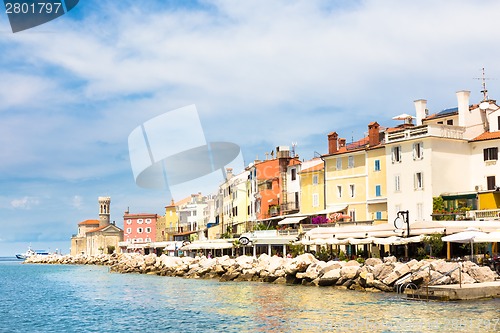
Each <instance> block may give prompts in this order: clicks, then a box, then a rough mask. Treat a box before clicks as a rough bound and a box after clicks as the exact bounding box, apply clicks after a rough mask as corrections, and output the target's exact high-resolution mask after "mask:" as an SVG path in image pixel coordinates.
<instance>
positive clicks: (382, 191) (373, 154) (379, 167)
mask: <svg viewBox="0 0 500 333" xmlns="http://www.w3.org/2000/svg"><path fill="white" fill-rule="evenodd" d="M379 128H380V125H379V124H378V123H376V122H373V123H370V124H369V125H368V133H369V137H370V135H371V137H374V136H375V137H377V136H378V138H379V140H373V142H371V144H370V142H369V143H368V146H367V147H366V171H367V182H368V185H367V187H368V188H367V199H366V203H367V214H368V215H367V218H368V220H373V221H375V223H385V222H387V172H386V171H387V169H386V160H387V159H386V156H385V148H384V146H383V145H382V144H380V142H381V141H380V136H381V133H380V129H379Z"/></svg>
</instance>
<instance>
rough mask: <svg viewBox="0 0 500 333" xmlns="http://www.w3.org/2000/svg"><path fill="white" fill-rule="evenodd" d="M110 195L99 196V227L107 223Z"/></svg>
mask: <svg viewBox="0 0 500 333" xmlns="http://www.w3.org/2000/svg"><path fill="white" fill-rule="evenodd" d="M110 204H111V198H110V197H99V227H104V226H107V225H109V206H110Z"/></svg>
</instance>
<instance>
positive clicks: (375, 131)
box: [368, 121, 380, 147]
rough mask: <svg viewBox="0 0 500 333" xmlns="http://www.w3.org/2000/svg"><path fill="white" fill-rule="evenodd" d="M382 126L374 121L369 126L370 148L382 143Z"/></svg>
mask: <svg viewBox="0 0 500 333" xmlns="http://www.w3.org/2000/svg"><path fill="white" fill-rule="evenodd" d="M379 128H380V125H379V124H378V123H377V122H376V121H374V122H372V123H370V124H368V145H369V146H370V147H374V146H377V145H378V144H379V143H380V131H379Z"/></svg>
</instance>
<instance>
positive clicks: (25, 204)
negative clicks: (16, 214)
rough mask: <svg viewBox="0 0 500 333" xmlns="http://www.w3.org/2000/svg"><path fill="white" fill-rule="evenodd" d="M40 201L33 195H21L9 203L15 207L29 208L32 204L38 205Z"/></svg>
mask: <svg viewBox="0 0 500 333" xmlns="http://www.w3.org/2000/svg"><path fill="white" fill-rule="evenodd" d="M39 204H40V201H39V200H38V199H37V198H34V197H23V198H20V199H14V200H12V201H11V202H10V205H11V206H12V207H13V208H16V209H28V210H29V209H31V208H33V207H34V206H38V205H39Z"/></svg>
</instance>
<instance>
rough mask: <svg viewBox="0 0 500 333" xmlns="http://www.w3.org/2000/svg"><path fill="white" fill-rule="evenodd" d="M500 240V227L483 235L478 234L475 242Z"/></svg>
mask: <svg viewBox="0 0 500 333" xmlns="http://www.w3.org/2000/svg"><path fill="white" fill-rule="evenodd" d="M496 242H500V229H499V230H497V231H492V232H490V233H487V234H485V235H483V236H478V237H476V238H474V243H496Z"/></svg>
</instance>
